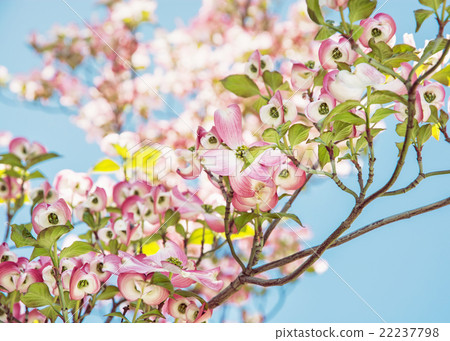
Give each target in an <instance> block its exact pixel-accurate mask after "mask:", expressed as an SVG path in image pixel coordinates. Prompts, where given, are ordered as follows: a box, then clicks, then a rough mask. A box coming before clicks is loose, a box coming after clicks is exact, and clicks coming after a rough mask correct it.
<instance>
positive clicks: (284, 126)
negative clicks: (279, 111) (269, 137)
mask: <svg viewBox="0 0 450 341" xmlns="http://www.w3.org/2000/svg"><path fill="white" fill-rule="evenodd" d="M290 126H291V121H287V122H285V123H283V124H281V125H279V126H278V127H277V131H278V134H279V135H280V136H281V137H283V136H284V135H286V133H287V131H288V130H289V127H290Z"/></svg>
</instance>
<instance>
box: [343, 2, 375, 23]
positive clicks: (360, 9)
mask: <svg viewBox="0 0 450 341" xmlns="http://www.w3.org/2000/svg"><path fill="white" fill-rule="evenodd" d="M376 7H377V1H376V0H373V1H371V0H349V2H348V9H349V19H350V22H351V23H354V22H355V21H358V20H361V19H366V18H368V17H370V15H371V14H372V12H373V11H374V10H375V8H376Z"/></svg>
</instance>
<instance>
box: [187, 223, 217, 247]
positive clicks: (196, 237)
mask: <svg viewBox="0 0 450 341" xmlns="http://www.w3.org/2000/svg"><path fill="white" fill-rule="evenodd" d="M202 240H203V227H201V228H198V229H196V230H194V231H193V232H192V234H191V236H190V237H189V244H195V245H201V244H202ZM203 243H204V244H208V245H211V244H212V243H214V233H213V232H212V231H211V230H210V229H209V228H205V238H204V241H203Z"/></svg>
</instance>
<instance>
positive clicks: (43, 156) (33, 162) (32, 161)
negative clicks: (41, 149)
mask: <svg viewBox="0 0 450 341" xmlns="http://www.w3.org/2000/svg"><path fill="white" fill-rule="evenodd" d="M55 157H59V155H58V154H56V153H47V154H41V155H38V156H35V157H34V158H32V159H30V160H28V161H27V168H30V167H32V166H34V165H36V164H38V163H41V162H44V161H47V160H50V159H53V158H55Z"/></svg>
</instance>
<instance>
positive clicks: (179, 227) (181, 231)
mask: <svg viewBox="0 0 450 341" xmlns="http://www.w3.org/2000/svg"><path fill="white" fill-rule="evenodd" d="M175 231H176V232H177V233H178V234H179V235H181V236H182V237H183V238H184V237H186V231H185V230H184V227H183V225H181V224H177V226H175Z"/></svg>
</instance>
